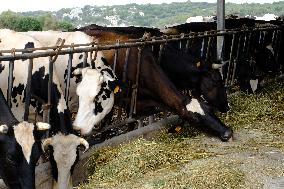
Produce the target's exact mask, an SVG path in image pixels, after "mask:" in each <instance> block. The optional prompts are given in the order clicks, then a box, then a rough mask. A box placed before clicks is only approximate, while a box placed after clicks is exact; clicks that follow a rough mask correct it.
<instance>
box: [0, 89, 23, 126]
mask: <svg viewBox="0 0 284 189" xmlns="http://www.w3.org/2000/svg"><path fill="white" fill-rule="evenodd" d="M0 112H1V113H0V125H2V124H6V125H7V126H13V125H17V124H18V123H19V121H18V120H17V119H16V118H15V116H14V115H13V113H12V111H11V109H10V108H9V106H8V104H7V101H6V99H5V98H4V95H3V92H2V90H1V89H0Z"/></svg>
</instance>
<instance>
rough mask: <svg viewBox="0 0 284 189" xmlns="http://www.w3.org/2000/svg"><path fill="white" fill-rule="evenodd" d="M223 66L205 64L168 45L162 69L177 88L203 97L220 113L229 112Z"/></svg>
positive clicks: (163, 56) (162, 61) (163, 55)
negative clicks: (221, 68) (221, 71)
mask: <svg viewBox="0 0 284 189" xmlns="http://www.w3.org/2000/svg"><path fill="white" fill-rule="evenodd" d="M212 66H213V67H214V68H215V67H216V66H217V67H220V66H222V65H221V64H212V63H209V62H207V63H205V62H204V61H202V60H200V61H199V62H197V59H196V58H195V57H194V56H193V55H190V54H187V53H184V51H181V50H178V49H176V48H173V47H171V46H170V45H167V46H166V47H165V49H164V53H163V54H162V56H161V67H162V69H163V71H164V72H165V73H166V74H167V75H168V76H169V79H170V80H171V81H172V82H173V83H174V84H175V86H176V87H177V88H179V89H181V90H183V89H186V90H188V89H190V90H192V94H193V95H194V96H195V97H197V98H198V97H200V96H201V97H203V98H204V99H205V100H206V101H207V102H208V103H209V104H210V105H211V106H212V107H213V108H214V109H216V110H218V111H220V112H227V111H228V110H229V106H228V100H227V93H226V89H225V86H224V82H223V79H222V76H221V74H220V72H219V70H218V69H213V68H212Z"/></svg>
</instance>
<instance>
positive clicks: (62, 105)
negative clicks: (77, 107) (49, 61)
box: [32, 67, 72, 134]
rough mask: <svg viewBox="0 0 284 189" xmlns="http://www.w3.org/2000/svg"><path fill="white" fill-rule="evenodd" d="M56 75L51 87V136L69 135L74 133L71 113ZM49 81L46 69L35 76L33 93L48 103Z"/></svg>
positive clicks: (37, 72) (42, 69)
mask: <svg viewBox="0 0 284 189" xmlns="http://www.w3.org/2000/svg"><path fill="white" fill-rule="evenodd" d="M55 73H56V72H54V75H53V83H52V86H51V109H50V125H51V131H52V132H53V133H51V134H55V133H58V132H62V133H64V134H68V133H70V131H72V124H71V117H70V112H69V109H68V108H67V106H66V101H65V99H64V96H63V92H62V91H61V89H60V85H59V82H58V79H57V77H56V75H55ZM48 80H49V74H45V68H44V67H42V68H40V69H39V70H38V71H36V72H35V73H34V74H33V79H32V92H33V93H34V94H35V95H36V96H38V97H40V98H42V99H43V100H44V101H45V102H46V103H47V101H48V91H47V89H48Z"/></svg>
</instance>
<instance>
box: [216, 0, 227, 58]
mask: <svg viewBox="0 0 284 189" xmlns="http://www.w3.org/2000/svg"><path fill="white" fill-rule="evenodd" d="M217 30H220V31H221V32H223V31H224V30H225V0H217ZM223 41H224V37H223V36H222V37H217V59H218V60H221V59H222V57H221V56H222V48H223V44H224V42H223Z"/></svg>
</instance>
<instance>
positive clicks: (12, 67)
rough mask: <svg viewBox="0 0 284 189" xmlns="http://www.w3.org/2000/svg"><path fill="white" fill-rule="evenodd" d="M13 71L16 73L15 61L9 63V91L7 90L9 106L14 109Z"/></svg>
mask: <svg viewBox="0 0 284 189" xmlns="http://www.w3.org/2000/svg"><path fill="white" fill-rule="evenodd" d="M13 71H14V61H13V60H11V61H10V62H9V76H8V90H7V102H8V106H9V107H10V108H11V107H12V101H11V97H12V88H13Z"/></svg>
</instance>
